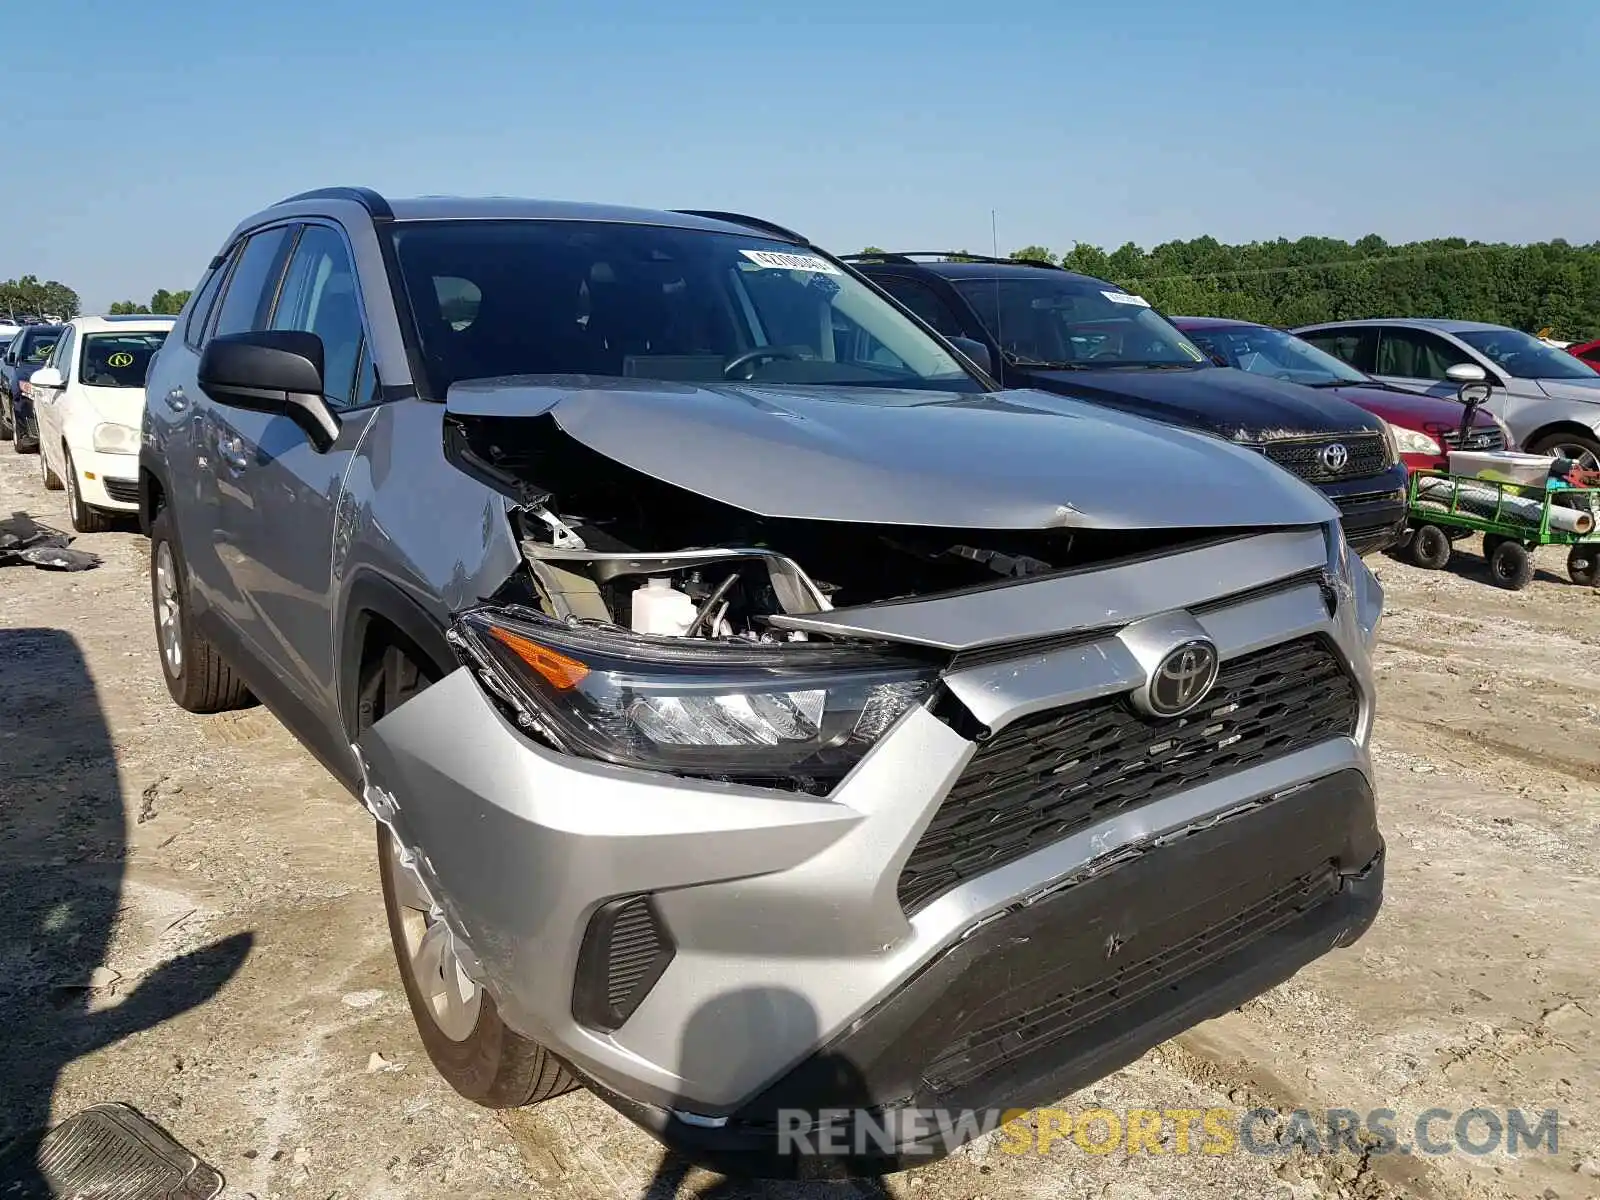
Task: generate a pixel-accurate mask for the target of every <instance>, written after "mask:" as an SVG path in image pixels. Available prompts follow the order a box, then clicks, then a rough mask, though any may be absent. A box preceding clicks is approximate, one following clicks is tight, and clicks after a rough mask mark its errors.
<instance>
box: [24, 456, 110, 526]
mask: <svg viewBox="0 0 1600 1200" xmlns="http://www.w3.org/2000/svg"><path fill="white" fill-rule="evenodd" d="M39 461H40V462H43V461H44V455H43V454H42V453H41V454H40V455H39ZM61 461H62V464H63V468H62V469H63V470H65V471H66V474H67V480H66V482H67V515H68V516H69V517H71V518H72V527H73V528H74V529H76V530H77V531H78V532H79V533H104V532H105V531H106V530H108V529H110V528H111V518H110V517H109V516H107V515H106V514H105V513H103V512H101V511H100V510H99V509H98V508H90V507H89V505H88V504H86V503H85V502H84V499H83V490H82V489H81V488H80V487H79V486H78V468H77V467H75V466H73V465H72V451H70V450H68V449H67V448H66V447H65V446H63V447H61ZM44 471H45V477H46V478H45V486H46V487H49V486H50V483H49V471H50V468H49V467H45V468H44Z"/></svg>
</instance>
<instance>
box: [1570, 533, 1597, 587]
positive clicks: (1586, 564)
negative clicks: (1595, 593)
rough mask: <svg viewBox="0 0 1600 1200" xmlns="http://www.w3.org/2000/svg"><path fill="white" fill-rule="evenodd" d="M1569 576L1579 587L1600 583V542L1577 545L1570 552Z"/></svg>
mask: <svg viewBox="0 0 1600 1200" xmlns="http://www.w3.org/2000/svg"><path fill="white" fill-rule="evenodd" d="M1567 577H1568V578H1569V579H1571V580H1572V582H1573V583H1575V584H1577V585H1578V586H1579V587H1594V586H1595V585H1596V584H1597V583H1600V542H1589V543H1586V544H1582V545H1577V546H1574V547H1573V548H1572V549H1571V551H1569V552H1568V554H1567Z"/></svg>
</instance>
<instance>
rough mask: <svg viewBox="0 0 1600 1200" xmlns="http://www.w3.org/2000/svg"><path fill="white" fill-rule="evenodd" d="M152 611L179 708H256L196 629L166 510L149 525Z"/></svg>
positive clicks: (165, 671)
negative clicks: (250, 706)
mask: <svg viewBox="0 0 1600 1200" xmlns="http://www.w3.org/2000/svg"><path fill="white" fill-rule="evenodd" d="M150 605H151V609H152V610H153V612H154V615H155V623H156V648H157V650H158V651H159V652H160V655H161V675H162V677H163V678H164V679H165V680H166V681H167V691H168V692H170V693H171V694H172V699H173V701H174V702H175V703H176V704H177V706H178V707H179V708H181V709H183V710H184V711H185V712H192V713H218V712H227V711H228V710H229V709H234V708H246V707H248V706H249V705H251V704H252V703H254V700H255V698H254V697H253V696H251V694H250V689H249V688H247V687H245V685H244V681H243V680H242V679H240V678H239V677H238V676H237V675H235V674H234V672H233V668H232V667H230V666H229V665H228V664H227V662H226V661H225V660H224V659H223V657H222V655H220V654H218V653H217V650H216V647H214V646H213V645H212V644H211V643H210V642H209V641H207V640H206V639H205V638H204V637H202V636H201V635H200V633H199V631H197V630H196V629H195V627H194V621H193V620H192V619H191V617H190V615H189V577H188V573H187V571H186V569H185V567H184V565H183V553H182V551H180V550H179V549H178V543H177V540H176V539H175V538H174V537H173V529H172V510H171V509H168V508H163V509H161V510H159V511H158V512H157V513H156V515H155V519H154V520H152V521H151V522H150Z"/></svg>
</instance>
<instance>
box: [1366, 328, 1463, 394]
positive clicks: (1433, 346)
mask: <svg viewBox="0 0 1600 1200" xmlns="http://www.w3.org/2000/svg"><path fill="white" fill-rule="evenodd" d="M1471 361H1472V360H1471V359H1470V358H1469V357H1468V356H1467V355H1466V354H1465V353H1464V352H1463V351H1461V350H1458V349H1456V347H1454V346H1452V345H1451V344H1450V343H1449V342H1447V341H1445V340H1444V339H1443V338H1441V337H1437V336H1435V335H1434V334H1431V333H1424V332H1422V331H1421V330H1418V329H1385V330H1384V331H1383V337H1382V338H1381V340H1380V341H1379V342H1378V369H1377V370H1376V371H1374V372H1373V374H1375V375H1395V376H1398V377H1400V378H1401V379H1436V380H1440V381H1443V380H1445V379H1447V378H1448V376H1447V375H1446V374H1445V372H1446V371H1448V370H1449V369H1450V368H1451V367H1453V366H1455V365H1456V364H1457V363H1464V362H1471Z"/></svg>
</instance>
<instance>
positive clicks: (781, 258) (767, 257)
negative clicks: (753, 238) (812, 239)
mask: <svg viewBox="0 0 1600 1200" xmlns="http://www.w3.org/2000/svg"><path fill="white" fill-rule="evenodd" d="M739 253H740V254H742V255H744V256H745V257H746V258H748V259H749V260H750V261H751V262H753V263H755V264H756V266H758V267H771V268H772V269H773V270H776V271H820V272H821V273H822V274H824V275H838V274H841V273H842V272H840V270H839V268H838V267H836V266H834V265H833V264H832V263H831V262H829V261H828V260H827V259H825V258H818V257H817V256H816V255H815V254H779V253H778V252H777V251H775V250H741V251H739Z"/></svg>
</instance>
